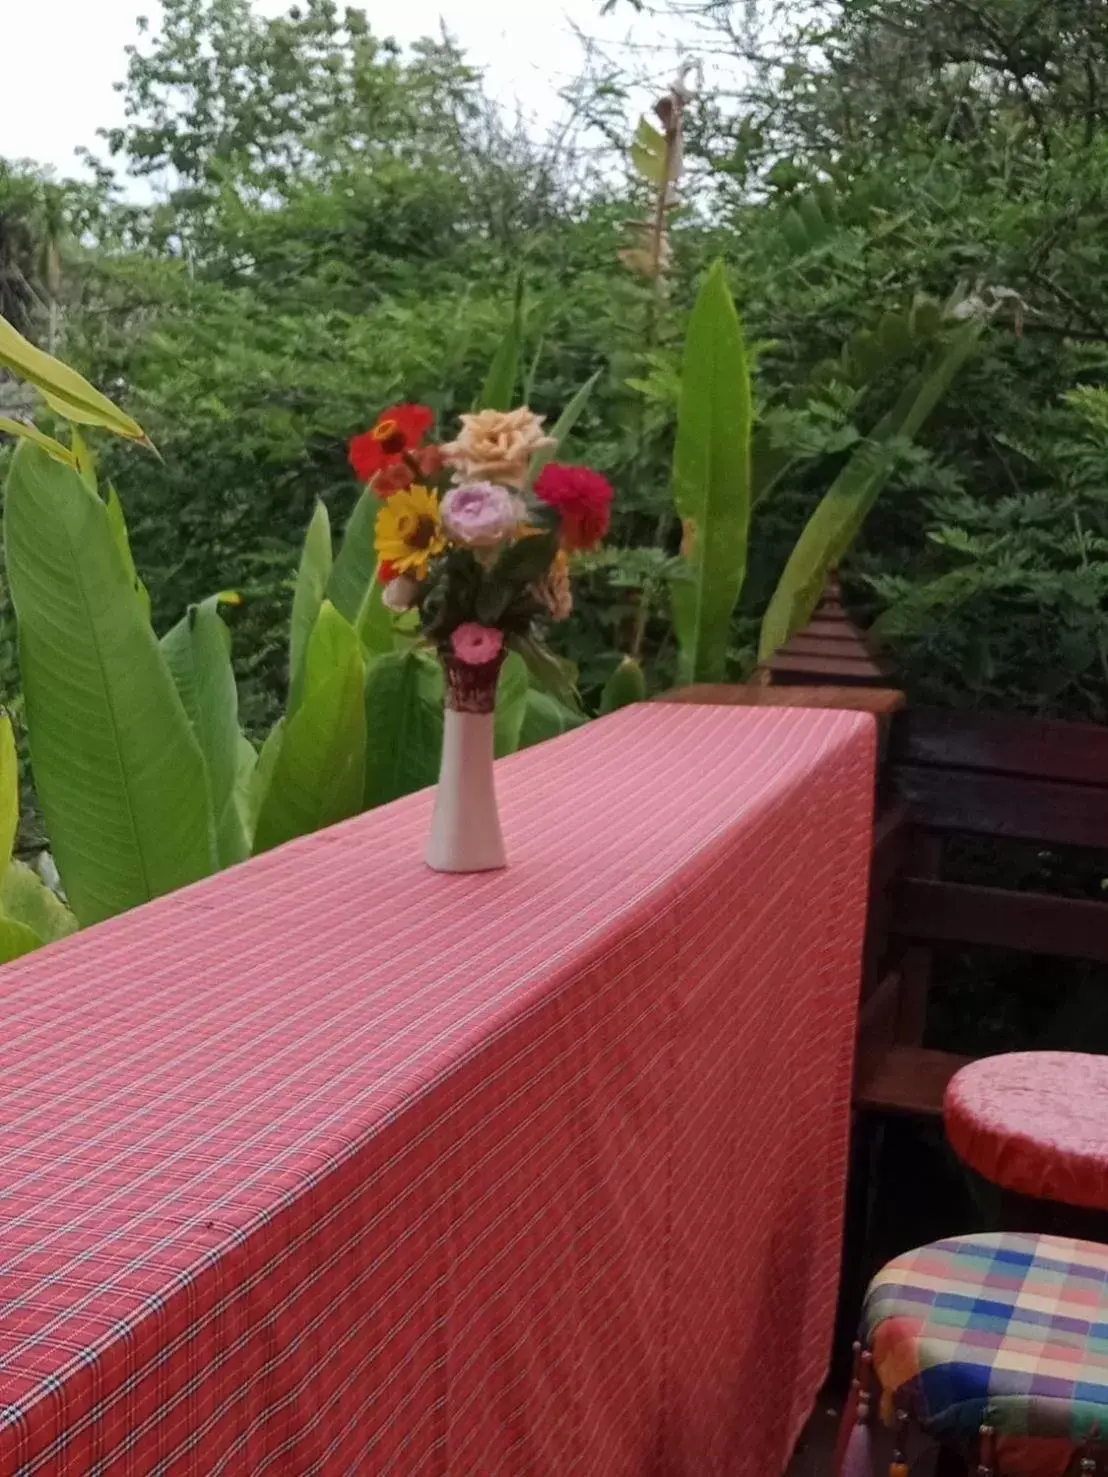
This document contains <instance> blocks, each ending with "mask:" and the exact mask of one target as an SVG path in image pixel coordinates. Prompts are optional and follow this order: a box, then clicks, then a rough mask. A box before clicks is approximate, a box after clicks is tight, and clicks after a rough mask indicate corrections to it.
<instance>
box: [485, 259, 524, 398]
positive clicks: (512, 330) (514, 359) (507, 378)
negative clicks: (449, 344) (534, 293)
mask: <svg viewBox="0 0 1108 1477" xmlns="http://www.w3.org/2000/svg"><path fill="white" fill-rule="evenodd" d="M522 342H523V274H522V273H520V275H519V276H518V277H517V278H516V290H515V299H514V301H513V304H512V320H511V322H510V323H509V324H508V327H507V330H506V332H505V334H504V337H503V338H502V339H501V340H500V344H499V346H498V347H497V350H496V353H495V354H494V355H493V361H492V364H491V365H490V366H489V372H488V375H487V377H486V379H485V383H484V385H483V386H482V389H481V394H480V398H479V399H478V402H477V409H478V410H511V408H512V404H513V402H514V400H515V393H516V385H517V384H518V382H519V353H520V348H521V346H522Z"/></svg>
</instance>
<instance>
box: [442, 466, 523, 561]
mask: <svg viewBox="0 0 1108 1477" xmlns="http://www.w3.org/2000/svg"><path fill="white" fill-rule="evenodd" d="M524 517H525V513H524V509H523V507H522V505H521V503H520V501H519V499H518V498H517V497H515V496H514V494H512V493H510V492H509V491H508V489H507V488H506V487H498V486H497V485H496V483H495V482H464V483H462V485H461V486H460V487H455V488H452V489H451V491H450V492H448V493H447V494H446V497H445V498H443V502H442V522H443V527H444V528H445V529H446V533H447V536H448V537H449V538H452V539H454V540H455V541H456V542H457V543H459V544H469V545H470V547H471V548H476V549H480V548H488V547H490V546H491V545H492V544H498V543H500V541H501V540H502V539H505V538H507V537H508V535H509V534H510V533H512V531H513V530H514V529H515V528H516V527H517V526H518V524H520V523H522V522H523V519H524Z"/></svg>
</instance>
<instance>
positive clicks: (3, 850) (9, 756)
mask: <svg viewBox="0 0 1108 1477" xmlns="http://www.w3.org/2000/svg"><path fill="white" fill-rule="evenodd" d="M18 830H19V755H18V754H17V753H16V748H15V732H14V730H13V728H12V720H11V719H10V718H9V717H8V715H7V714H6V713H3V714H0V875H2V874H3V871H4V869H5V867H6V866H7V865H8V863H9V862H10V861H11V859H12V850H13V848H14V847H15V836H16V832H17V831H18Z"/></svg>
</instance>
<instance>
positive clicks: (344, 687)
mask: <svg viewBox="0 0 1108 1477" xmlns="http://www.w3.org/2000/svg"><path fill="white" fill-rule="evenodd" d="M364 692H365V662H364V660H363V657H362V648H361V642H360V641H359V640H358V633H357V632H356V631H355V630H354V627H353V626H352V625H351V624H350V622H349V621H348V620H346V619H345V617H344V616H342V615H340V614H339V612H338V611H337V610H336V609H335V607H334V606H333V605H332V604H331V602H330V601H329V600H325V601H324V602H323V605H322V607H321V608H320V612H319V617H318V619H317V620H316V623H315V627H314V629H313V630H312V634H311V637H310V638H309V641H308V651H307V656H306V659H305V668H304V692H303V697H302V699H301V703H300V707H299V708H298V709H297V710H296V712H295V713H293V714H292V715H291V716H290V717H289V718H288V719H287V720H286V722H285V725H284V730H283V736H282V738H281V740H280V747H279V749H278V751H277V755H276V760H275V762H274V765H273V772H272V775H271V777H270V780H269V785H268V788H267V789H266V792H265V796H264V798H263V800H262V803H261V809H260V811H259V814H258V825H257V829H256V831H255V833H254V851H255V853H257V852H262V851H269V850H270V848H271V847H274V846H280V845H281V844H282V842H285V841H291V840H292V838H293V837H294V836H305V835H307V834H308V833H309V832H311V831H319V830H322V829H323V827H324V826H330V825H333V824H334V823H335V822H336V821H341V820H345V819H346V817H347V816H350V815H356V814H357V812H358V811H359V810H360V809H361V808H362V786H363V777H364V774H365V706H364Z"/></svg>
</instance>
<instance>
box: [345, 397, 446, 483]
mask: <svg viewBox="0 0 1108 1477" xmlns="http://www.w3.org/2000/svg"><path fill="white" fill-rule="evenodd" d="M434 419H435V416H434V412H433V411H431V410H429V409H428V408H427V406H426V405H394V406H393V407H392V409H391V410H386V411H385V412H384V414H383V415H380V416H378V418H377V424H376V425H375V426H374V427H373V429H372V430H371V431H366V432H364V433H363V434H362V435H361V436H355V437H354V439H353V441H351V443H350V465H351V466H352V467H353V468H354V475H355V476H356V477H357V478H358V481H359V482H370V481H372V480H373V478H374V477H375V476H376V475H377V473H378V472H379V471H381V469H382V467H390V466H394V465H395V464H396V463H397V462H399V461H401V460H403V458H404V456H405V454H406V453H409V452H414V451H416V450H417V449H418V447H419V444H420V442H421V441H422V440H423V438H424V436H426V434H427V432H428V431H429V430H430V429H431V426H432V424H433V423H434ZM398 490H399V489H397V488H394V489H393V491H394V492H395V491H398Z"/></svg>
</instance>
